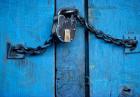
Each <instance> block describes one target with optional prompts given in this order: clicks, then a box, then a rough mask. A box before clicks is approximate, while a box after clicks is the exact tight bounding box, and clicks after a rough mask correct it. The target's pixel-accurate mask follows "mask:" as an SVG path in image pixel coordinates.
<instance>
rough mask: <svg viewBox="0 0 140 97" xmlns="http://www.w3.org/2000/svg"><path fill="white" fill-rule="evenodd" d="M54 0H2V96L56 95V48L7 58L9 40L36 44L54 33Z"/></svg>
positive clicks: (0, 58)
mask: <svg viewBox="0 0 140 97" xmlns="http://www.w3.org/2000/svg"><path fill="white" fill-rule="evenodd" d="M53 15H54V1H53V0H0V50H1V51H0V97H54V90H55V88H54V67H55V66H54V48H53V47H51V48H49V49H48V51H47V52H46V53H44V54H43V55H40V56H34V57H26V59H19V60H8V59H6V43H7V42H10V43H12V44H20V43H22V44H24V45H26V46H31V47H36V46H38V45H40V44H43V43H44V41H45V40H46V39H48V37H49V35H50V34H51V26H52V20H53Z"/></svg>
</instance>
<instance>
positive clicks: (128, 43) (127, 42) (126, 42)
mask: <svg viewBox="0 0 140 97" xmlns="http://www.w3.org/2000/svg"><path fill="white" fill-rule="evenodd" d="M76 17H77V20H78V21H79V22H80V24H82V25H83V26H85V28H87V30H88V31H89V32H92V33H93V34H94V35H95V36H96V37H97V38H99V39H102V40H104V41H106V42H107V43H113V44H115V45H118V46H122V47H126V48H130V49H131V50H133V49H135V47H136V46H137V44H138V41H137V40H136V39H118V38H114V37H112V36H110V35H108V34H105V33H104V32H103V31H99V30H96V29H95V28H94V27H93V26H92V25H90V24H89V23H88V22H87V21H86V20H85V19H84V18H83V17H81V16H79V15H77V16H76Z"/></svg>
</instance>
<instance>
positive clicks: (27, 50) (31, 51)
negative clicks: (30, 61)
mask: <svg viewBox="0 0 140 97" xmlns="http://www.w3.org/2000/svg"><path fill="white" fill-rule="evenodd" d="M52 43H53V37H52V36H51V37H50V39H49V40H47V41H45V43H44V44H43V45H42V46H38V47H36V48H32V47H25V46H23V45H20V44H19V45H16V46H14V47H13V48H12V49H13V51H15V52H16V53H19V54H27V55H38V54H41V53H43V52H44V51H45V50H46V49H47V48H48V47H49V46H51V45H52Z"/></svg>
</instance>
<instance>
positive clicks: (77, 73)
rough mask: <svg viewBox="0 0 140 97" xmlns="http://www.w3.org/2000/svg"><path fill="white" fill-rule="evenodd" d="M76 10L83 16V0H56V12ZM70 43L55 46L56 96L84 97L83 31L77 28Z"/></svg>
mask: <svg viewBox="0 0 140 97" xmlns="http://www.w3.org/2000/svg"><path fill="white" fill-rule="evenodd" d="M68 7H69V8H77V9H78V10H79V11H80V14H81V15H82V16H84V0H70V1H69V0H56V9H57V10H56V11H58V10H59V9H61V8H68ZM76 30H77V31H76V35H75V39H74V40H73V41H72V42H71V43H65V44H59V45H57V46H56V96H57V97H85V81H84V77H85V69H84V68H85V39H84V29H83V28H81V27H77V29H76Z"/></svg>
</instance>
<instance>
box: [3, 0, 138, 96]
mask: <svg viewBox="0 0 140 97" xmlns="http://www.w3.org/2000/svg"><path fill="white" fill-rule="evenodd" d="M66 7H67V8H76V9H78V10H79V12H80V16H82V17H84V18H85V19H86V20H87V21H88V22H89V23H90V24H92V25H93V26H95V28H97V29H99V30H102V31H103V32H105V33H106V34H110V35H111V36H113V37H116V38H124V39H127V38H136V39H137V40H138V41H139V42H140V21H139V20H140V0H22V1H21V0H0V51H1V52H0V97H139V96H140V81H139V80H140V73H139V71H140V45H139V44H138V47H137V48H136V49H134V50H130V49H124V48H122V47H118V46H116V45H113V44H108V43H106V42H104V41H102V40H98V39H97V38H96V37H95V36H94V34H93V33H90V32H88V31H87V29H85V28H83V27H82V26H81V25H77V28H76V33H75V38H74V40H73V41H72V42H71V43H65V44H54V45H53V46H51V47H49V48H48V49H47V51H46V52H45V53H43V54H42V55H38V56H27V57H26V58H25V59H7V43H11V44H13V45H16V44H23V45H25V46H27V47H37V46H38V45H41V44H42V43H44V42H45V40H47V39H48V38H49V36H50V34H51V33H52V25H53V17H54V15H55V14H57V12H58V11H59V9H62V8H66Z"/></svg>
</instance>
